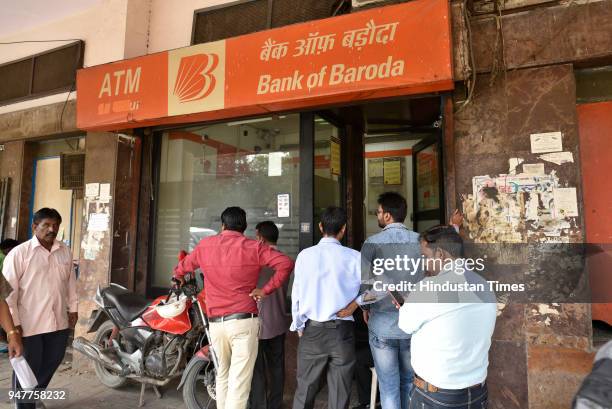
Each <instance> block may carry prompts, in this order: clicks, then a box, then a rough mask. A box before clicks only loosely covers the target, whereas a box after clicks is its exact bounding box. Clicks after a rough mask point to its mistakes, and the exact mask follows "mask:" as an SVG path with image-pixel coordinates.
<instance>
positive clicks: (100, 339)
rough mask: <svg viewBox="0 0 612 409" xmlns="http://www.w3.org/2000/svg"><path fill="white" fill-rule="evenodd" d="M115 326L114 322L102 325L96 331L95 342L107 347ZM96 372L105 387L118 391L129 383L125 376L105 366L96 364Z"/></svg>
mask: <svg viewBox="0 0 612 409" xmlns="http://www.w3.org/2000/svg"><path fill="white" fill-rule="evenodd" d="M114 326H115V324H113V322H112V321H110V320H108V321H106V322H104V323H103V324H102V325H100V328H98V330H97V331H96V335H95V336H94V339H93V342H94V343H96V344H98V345H100V346H105V345H106V342H107V341H108V338H109V337H110V335H111V332H112V331H113V328H114ZM94 370H95V371H96V376H97V377H98V379H99V380H100V382H102V384H103V385H104V386H107V387H109V388H113V389H117V388H120V387H122V386H123V385H125V383H126V382H127V381H128V380H127V379H126V378H124V377H123V376H119V375H117V374H115V373H114V372H112V371H109V370H108V369H106V368H105V367H104V365H102V364H100V363H98V362H94Z"/></svg>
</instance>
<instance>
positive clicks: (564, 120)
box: [454, 65, 592, 409]
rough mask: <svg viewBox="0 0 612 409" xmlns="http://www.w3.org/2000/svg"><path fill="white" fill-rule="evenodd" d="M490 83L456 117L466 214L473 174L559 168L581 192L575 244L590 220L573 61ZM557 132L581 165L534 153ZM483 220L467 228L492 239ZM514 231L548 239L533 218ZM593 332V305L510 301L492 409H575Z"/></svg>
mask: <svg viewBox="0 0 612 409" xmlns="http://www.w3.org/2000/svg"><path fill="white" fill-rule="evenodd" d="M489 80H490V78H489V76H486V75H482V76H479V77H478V82H477V86H476V92H475V93H474V96H473V99H472V101H471V103H470V104H469V105H468V106H467V107H466V108H465V109H464V110H463V111H461V112H459V113H458V114H457V115H455V117H454V138H455V143H454V148H455V161H456V165H457V166H456V172H455V184H456V190H457V200H458V202H459V203H462V202H463V205H464V211H466V212H467V213H469V212H470V211H471V210H470V208H469V206H467V208H466V198H465V197H464V196H463V195H466V196H467V195H470V194H472V178H473V177H474V176H479V175H490V176H496V175H499V174H507V173H509V165H508V160H509V159H510V158H513V157H520V158H524V159H525V163H544V166H545V173H547V174H549V173H550V172H552V171H554V172H555V173H556V175H557V176H558V178H559V184H560V186H568V187H576V189H577V197H578V209H579V216H578V217H577V218H575V219H574V220H573V222H572V228H571V229H569V230H570V231H569V232H567V231H566V232H564V233H562V236H563V237H564V238H565V239H567V240H568V241H570V242H574V243H580V242H582V241H583V239H584V218H583V213H582V205H581V197H582V192H581V183H580V162H579V161H580V156H579V154H578V153H579V146H578V129H577V116H576V96H575V80H574V73H573V69H572V66H571V65H560V66H548V67H543V68H534V69H526V70H516V71H509V72H508V73H507V74H506V78H504V75H503V74H502V75H500V76H498V80H497V81H496V82H495V83H494V84H493V85H492V86H491V85H490V84H489ZM551 131H560V132H562V134H563V138H562V143H563V150H564V151H569V152H571V153H572V154H573V158H574V163H566V164H563V165H556V164H554V163H551V162H545V161H543V160H541V159H539V158H538V154H533V153H532V152H531V146H530V134H532V133H542V132H551ZM518 173H520V172H518ZM472 209H473V207H472ZM483 223H484V222H482V221H481V220H480V219H478V218H476V219H472V220H471V221H469V222H468V223H467V227H468V230H469V231H470V234H471V235H472V238H473V239H474V240H481V241H489V242H491V240H490V237H491V236H485V235H486V234H493V233H491V229H490V228H487V229H482V226H483V225H484V224H483ZM500 226H501V225H500ZM502 228H507V226H505V227H504V226H502ZM510 233H518V234H520V236H521V237H522V241H523V242H533V241H535V240H536V239H537V240H540V239H542V236H540V235H539V233H540V232H538V231H537V229H535V228H534V227H533V226H531V225H530V224H528V223H525V224H523V225H520V226H518V227H517V228H516V229H515V231H513V232H510ZM543 239H544V240H546V238H545V237H544V238H543ZM493 241H494V242H495V241H496V240H495V239H493ZM501 241H503V240H499V241H498V242H501ZM525 264H526V263H525ZM554 274H555V277H556V279H555V280H564V279H566V278H568V276H569V275H570V274H572V273H571V272H570V271H566V270H564V269H563V268H559V269H558V270H557V271H555V272H554ZM591 337H592V335H591V319H590V305H589V304H569V303H567V304H517V303H509V304H507V305H506V306H505V307H504V308H503V309H500V311H499V313H498V320H497V325H496V330H495V334H494V336H493V344H492V347H491V352H490V356H489V357H490V365H489V378H488V383H489V392H490V405H489V407H490V408H504V409H509V408H513V409H514V408H516V409H525V408H538V409H539V408H547V409H556V408H559V409H561V408H568V407H570V406H571V401H572V398H573V395H574V394H575V393H576V391H577V389H578V387H579V385H580V383H581V381H582V379H583V378H584V376H585V375H586V373H587V372H588V371H589V370H590V367H591V362H592V355H591V353H590V349H591Z"/></svg>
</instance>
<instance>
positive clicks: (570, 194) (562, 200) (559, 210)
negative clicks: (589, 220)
mask: <svg viewBox="0 0 612 409" xmlns="http://www.w3.org/2000/svg"><path fill="white" fill-rule="evenodd" d="M553 195H554V196H553V197H554V200H555V215H556V217H576V216H578V201H577V200H576V188H575V187H565V188H557V189H555V190H554V193H553Z"/></svg>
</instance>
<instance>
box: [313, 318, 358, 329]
mask: <svg viewBox="0 0 612 409" xmlns="http://www.w3.org/2000/svg"><path fill="white" fill-rule="evenodd" d="M352 322H353V321H349V320H331V321H315V320H308V322H307V323H306V326H307V327H308V326H312V327H319V328H338V327H339V326H340V324H342V323H352Z"/></svg>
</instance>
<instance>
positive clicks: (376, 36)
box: [77, 0, 453, 130]
mask: <svg viewBox="0 0 612 409" xmlns="http://www.w3.org/2000/svg"><path fill="white" fill-rule="evenodd" d="M452 87H453V82H452V68H451V47H450V22H449V3H448V1H447V0H415V1H411V2H408V3H403V4H398V5H394V6H387V7H380V8H374V9H370V10H366V11H362V12H357V13H353V14H349V15H344V16H339V17H333V18H329V19H324V20H316V21H312V22H308V23H303V24H296V25H291V26H287V27H282V28H278V29H274V30H267V31H262V32H258V33H253V34H249V35H245V36H241V37H235V38H230V39H227V40H221V41H216V42H213V43H206V44H199V45H195V46H191V47H185V48H180V49H176V50H171V51H166V52H162V53H157V54H151V55H147V56H143V57H138V58H134V59H130V60H125V61H119V62H116V63H112V64H105V65H101V66H96V67H91V68H85V69H82V70H80V71H79V72H78V75H77V91H78V96H77V126H78V127H79V128H81V129H86V130H116V129H125V128H135V127H141V126H152V125H160V124H170V123H182V122H193V121H198V120H212V119H223V118H230V117H238V116H246V115H256V114H263V113H269V112H278V111H284V110H290V109H299V108H304V107H312V106H318V105H327V104H338V103H343V102H348V101H358V100H369V99H375V98H381V97H389V96H398V95H408V94H416V93H423V92H434V91H443V90H450V89H452Z"/></svg>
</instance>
